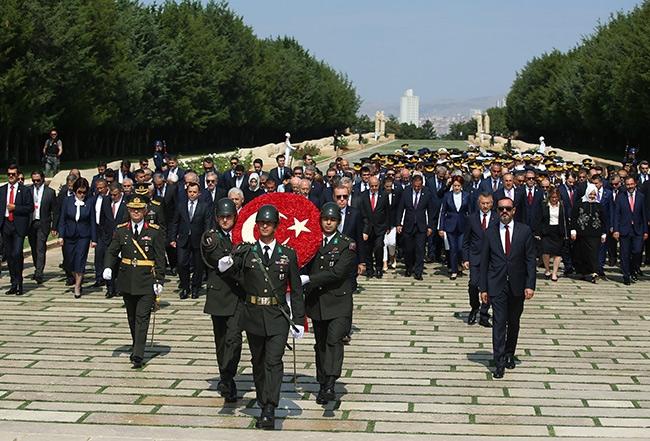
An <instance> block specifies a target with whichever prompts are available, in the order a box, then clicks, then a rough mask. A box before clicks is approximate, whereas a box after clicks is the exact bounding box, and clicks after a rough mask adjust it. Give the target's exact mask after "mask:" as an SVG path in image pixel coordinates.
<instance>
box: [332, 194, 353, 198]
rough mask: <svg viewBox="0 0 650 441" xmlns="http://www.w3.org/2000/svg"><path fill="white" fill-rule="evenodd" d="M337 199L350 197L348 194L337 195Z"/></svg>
mask: <svg viewBox="0 0 650 441" xmlns="http://www.w3.org/2000/svg"><path fill="white" fill-rule="evenodd" d="M335 197H336V199H348V198H349V197H350V196H349V195H347V194H337V195H336V196H335Z"/></svg>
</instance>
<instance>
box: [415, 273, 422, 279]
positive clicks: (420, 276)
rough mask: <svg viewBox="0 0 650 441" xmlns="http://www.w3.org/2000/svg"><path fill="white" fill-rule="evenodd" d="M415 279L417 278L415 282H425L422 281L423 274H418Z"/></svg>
mask: <svg viewBox="0 0 650 441" xmlns="http://www.w3.org/2000/svg"><path fill="white" fill-rule="evenodd" d="M414 277H415V280H423V279H422V274H416V275H415V276H414Z"/></svg>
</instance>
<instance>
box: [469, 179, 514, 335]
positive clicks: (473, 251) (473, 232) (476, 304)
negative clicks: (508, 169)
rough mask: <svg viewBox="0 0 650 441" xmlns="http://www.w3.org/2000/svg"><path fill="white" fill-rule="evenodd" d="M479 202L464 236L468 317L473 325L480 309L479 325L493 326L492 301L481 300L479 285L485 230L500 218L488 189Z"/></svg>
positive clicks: (480, 196) (479, 198)
mask: <svg viewBox="0 0 650 441" xmlns="http://www.w3.org/2000/svg"><path fill="white" fill-rule="evenodd" d="M511 176H512V175H511ZM477 204H478V208H479V211H474V212H473V213H472V214H470V215H469V217H468V218H467V225H466V229H465V235H464V236H463V267H464V268H465V270H469V283H468V286H469V288H468V292H469V306H470V307H471V308H472V310H471V311H470V312H469V316H468V317H467V324H468V325H473V324H474V323H476V315H477V314H478V313H479V310H480V313H481V315H480V319H479V325H481V326H485V327H486V328H491V327H492V325H491V324H490V314H489V313H488V311H489V310H490V303H489V302H486V303H483V302H481V299H480V295H479V294H480V293H479V288H478V287H479V274H480V263H481V251H482V249H483V236H484V234H485V233H484V231H485V230H487V229H488V228H490V227H493V226H495V225H497V224H498V223H499V218H498V216H497V215H496V213H495V212H494V211H493V210H492V206H493V204H494V201H493V199H492V195H491V194H490V193H488V192H487V191H484V192H482V193H481V194H479V196H478V202H477Z"/></svg>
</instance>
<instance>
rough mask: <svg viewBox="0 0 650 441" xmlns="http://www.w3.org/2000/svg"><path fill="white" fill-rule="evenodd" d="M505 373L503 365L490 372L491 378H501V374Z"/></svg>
mask: <svg viewBox="0 0 650 441" xmlns="http://www.w3.org/2000/svg"><path fill="white" fill-rule="evenodd" d="M505 373H506V371H505V369H503V366H500V367H498V368H496V369H495V370H494V372H493V373H492V378H503V375H504V374H505Z"/></svg>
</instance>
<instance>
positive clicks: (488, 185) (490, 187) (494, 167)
mask: <svg viewBox="0 0 650 441" xmlns="http://www.w3.org/2000/svg"><path fill="white" fill-rule="evenodd" d="M501 187H503V180H502V179H501V164H499V163H498V162H493V163H492V164H491V165H490V176H489V177H487V178H484V179H483V180H482V181H481V187H480V190H481V192H483V191H487V192H488V193H494V192H495V191H497V190H498V189H500V188H501Z"/></svg>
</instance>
